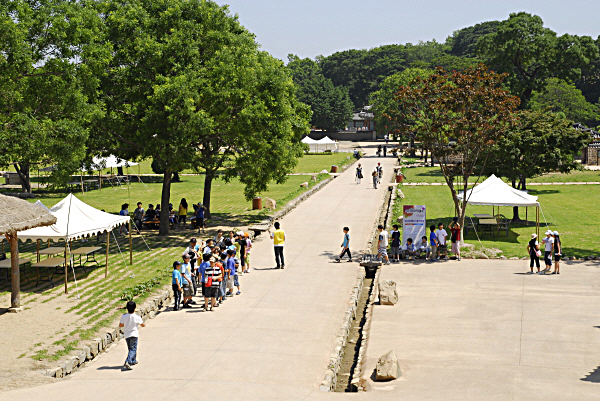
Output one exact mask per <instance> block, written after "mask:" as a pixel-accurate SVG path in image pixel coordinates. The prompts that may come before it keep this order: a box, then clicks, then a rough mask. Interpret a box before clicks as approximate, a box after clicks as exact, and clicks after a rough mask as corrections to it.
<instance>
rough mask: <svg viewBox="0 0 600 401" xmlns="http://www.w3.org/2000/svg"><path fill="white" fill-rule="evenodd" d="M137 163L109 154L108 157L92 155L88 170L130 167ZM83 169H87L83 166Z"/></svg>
mask: <svg viewBox="0 0 600 401" xmlns="http://www.w3.org/2000/svg"><path fill="white" fill-rule="evenodd" d="M138 164H139V163H136V162H131V161H128V160H123V159H119V158H117V157H116V156H113V155H110V156H108V157H94V159H93V160H92V165H91V166H90V168H89V169H90V170H94V171H96V170H103V169H105V168H117V167H131V166H137V165H138ZM83 171H87V170H86V169H85V168H84V169H83Z"/></svg>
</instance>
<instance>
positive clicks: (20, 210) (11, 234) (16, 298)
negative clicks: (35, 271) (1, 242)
mask: <svg viewBox="0 0 600 401" xmlns="http://www.w3.org/2000/svg"><path fill="white" fill-rule="evenodd" d="M54 223H56V217H54V216H53V215H52V214H50V212H49V211H48V210H44V209H43V208H42V207H40V206H38V205H34V204H32V203H29V202H27V201H24V200H22V199H19V198H15V197H12V196H5V195H0V234H2V235H4V236H6V239H7V240H8V242H9V243H10V259H11V267H10V269H11V277H12V292H11V297H10V310H11V311H15V312H16V311H18V310H20V307H21V296H20V290H21V275H20V273H19V247H18V242H17V238H18V237H17V233H18V231H23V230H27V229H29V228H34V227H40V226H49V225H52V224H54Z"/></svg>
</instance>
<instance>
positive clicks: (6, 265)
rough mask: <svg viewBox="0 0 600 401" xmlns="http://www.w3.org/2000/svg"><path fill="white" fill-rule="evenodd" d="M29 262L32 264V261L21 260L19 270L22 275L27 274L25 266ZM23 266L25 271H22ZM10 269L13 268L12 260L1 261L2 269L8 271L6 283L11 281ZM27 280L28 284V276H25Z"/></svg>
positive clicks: (0, 267)
mask: <svg viewBox="0 0 600 401" xmlns="http://www.w3.org/2000/svg"><path fill="white" fill-rule="evenodd" d="M29 262H31V259H26V258H19V270H20V271H21V273H25V266H26V265H27V264H28V263H29ZM21 266H23V269H20V267H21ZM10 268H11V262H10V258H8V259H4V260H0V269H6V281H10ZM25 280H27V282H29V278H28V277H27V275H25Z"/></svg>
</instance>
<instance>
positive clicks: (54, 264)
mask: <svg viewBox="0 0 600 401" xmlns="http://www.w3.org/2000/svg"><path fill="white" fill-rule="evenodd" d="M64 263H65V259H64V258H56V257H54V258H48V259H44V260H42V261H40V262H37V263H34V264H33V265H31V267H35V270H36V272H37V281H36V282H35V286H36V287H37V286H38V284H39V283H40V282H41V281H49V282H50V284H52V287H54V282H53V281H52V277H54V275H55V274H62V273H63V272H62V271H59V270H58V268H59V267H61V266H63V265H64ZM40 267H41V268H42V269H46V273H47V274H46V277H47V279H46V280H42V275H41V274H40ZM51 269H54V272H53V273H52V274H50V270H51Z"/></svg>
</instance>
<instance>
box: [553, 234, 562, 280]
mask: <svg viewBox="0 0 600 401" xmlns="http://www.w3.org/2000/svg"><path fill="white" fill-rule="evenodd" d="M552 235H553V236H554V271H553V272H552V274H560V258H561V256H562V244H561V243H560V237H559V235H558V231H554V232H553V233H552Z"/></svg>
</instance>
